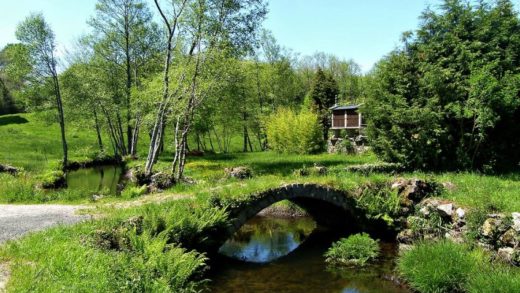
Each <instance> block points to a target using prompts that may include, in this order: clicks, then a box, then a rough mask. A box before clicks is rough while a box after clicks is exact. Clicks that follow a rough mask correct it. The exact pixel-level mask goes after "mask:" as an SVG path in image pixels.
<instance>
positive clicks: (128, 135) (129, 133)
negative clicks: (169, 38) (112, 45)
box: [124, 13, 132, 154]
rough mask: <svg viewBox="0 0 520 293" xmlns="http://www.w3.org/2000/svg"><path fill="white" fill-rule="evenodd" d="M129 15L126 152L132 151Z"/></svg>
mask: <svg viewBox="0 0 520 293" xmlns="http://www.w3.org/2000/svg"><path fill="white" fill-rule="evenodd" d="M128 18H129V15H128V13H125V25H124V26H125V55H126V56H125V57H126V89H125V90H126V91H125V94H126V141H127V142H128V150H127V153H129V154H131V153H132V143H131V142H132V126H131V125H130V117H131V116H132V114H131V108H132V107H131V105H130V100H131V94H132V70H131V68H130V62H131V60H130V28H129V19H128Z"/></svg>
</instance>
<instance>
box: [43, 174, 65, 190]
mask: <svg viewBox="0 0 520 293" xmlns="http://www.w3.org/2000/svg"><path fill="white" fill-rule="evenodd" d="M41 182H42V183H41V185H42V187H43V188H46V189H51V188H60V187H65V186H66V185H67V180H66V178H65V173H64V172H63V171H50V172H48V173H45V174H44V175H43V176H42V179H41Z"/></svg>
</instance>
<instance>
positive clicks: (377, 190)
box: [356, 183, 400, 225]
mask: <svg viewBox="0 0 520 293" xmlns="http://www.w3.org/2000/svg"><path fill="white" fill-rule="evenodd" d="M356 202H357V205H358V207H360V208H361V209H363V210H364V211H365V212H366V215H367V216H368V217H369V218H371V219H382V220H384V221H385V222H386V223H387V224H388V225H393V224H394V220H393V218H394V217H396V216H398V213H399V210H400V197H399V194H398V193H397V191H396V190H392V189H391V188H390V187H389V186H388V185H387V184H384V183H380V184H369V185H367V186H365V187H364V188H363V189H361V190H360V193H359V196H358V197H357V198H356Z"/></svg>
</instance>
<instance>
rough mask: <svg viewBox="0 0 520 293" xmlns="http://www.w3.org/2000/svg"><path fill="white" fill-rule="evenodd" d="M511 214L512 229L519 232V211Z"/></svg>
mask: <svg viewBox="0 0 520 293" xmlns="http://www.w3.org/2000/svg"><path fill="white" fill-rule="evenodd" d="M511 216H512V217H513V225H512V227H513V229H515V231H516V232H520V213H512V214H511Z"/></svg>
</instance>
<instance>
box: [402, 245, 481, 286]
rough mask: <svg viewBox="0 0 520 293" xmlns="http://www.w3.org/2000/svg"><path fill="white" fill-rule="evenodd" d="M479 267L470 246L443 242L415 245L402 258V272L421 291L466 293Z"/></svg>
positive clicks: (411, 284)
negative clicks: (469, 282)
mask: <svg viewBox="0 0 520 293" xmlns="http://www.w3.org/2000/svg"><path fill="white" fill-rule="evenodd" d="M477 264H478V259H477V257H476V255H473V254H472V253H471V252H470V250H469V249H468V248H467V247H466V246H464V245H461V244H456V243H453V242H450V241H447V240H443V241H439V242H435V243H429V242H423V243H420V244H418V245H416V246H414V247H413V248H412V249H411V250H409V251H407V252H405V253H404V254H403V255H402V256H401V258H400V259H399V261H398V270H399V272H400V273H401V274H402V275H403V276H404V277H405V278H406V279H407V280H408V282H409V283H410V286H411V287H412V288H414V289H415V290H417V291H419V292H423V293H429V292H436V293H440V292H464V291H465V287H466V286H467V284H468V281H469V278H470V276H471V275H472V274H473V273H475V270H476V267H477Z"/></svg>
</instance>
